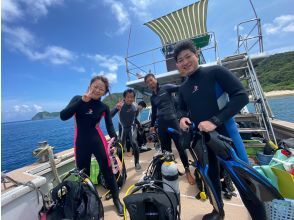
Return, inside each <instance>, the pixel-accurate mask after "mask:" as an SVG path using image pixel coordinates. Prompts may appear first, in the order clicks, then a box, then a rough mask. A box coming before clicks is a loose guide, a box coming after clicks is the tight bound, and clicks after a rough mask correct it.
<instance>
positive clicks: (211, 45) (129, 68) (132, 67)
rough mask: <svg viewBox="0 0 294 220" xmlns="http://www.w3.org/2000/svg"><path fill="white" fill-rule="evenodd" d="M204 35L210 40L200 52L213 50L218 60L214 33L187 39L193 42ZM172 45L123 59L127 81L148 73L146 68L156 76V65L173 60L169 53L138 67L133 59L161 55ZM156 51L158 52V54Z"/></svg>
mask: <svg viewBox="0 0 294 220" xmlns="http://www.w3.org/2000/svg"><path fill="white" fill-rule="evenodd" d="M206 35H209V36H210V39H209V41H208V45H207V46H205V47H203V48H201V49H200V51H201V52H204V51H208V50H210V49H214V59H215V60H218V59H219V51H218V45H217V42H216V38H215V33H214V32H206V33H205V34H202V35H199V36H194V37H193V38H188V39H189V40H193V39H196V38H199V37H203V36H206ZM188 39H185V40H188ZM174 45H175V43H172V44H166V45H162V46H159V47H156V48H154V49H150V50H147V51H142V52H139V53H136V54H133V55H130V56H128V57H126V58H125V63H126V73H127V76H128V81H130V80H131V75H133V76H137V77H138V76H140V77H141V74H142V73H145V74H146V73H148V72H149V71H150V70H149V71H148V70H146V69H145V70H144V68H146V67H148V66H153V70H154V74H156V72H155V67H156V65H158V64H160V63H164V62H167V61H171V60H172V59H173V58H172V57H171V54H170V53H166V54H164V57H163V58H157V59H156V60H153V61H152V62H150V63H144V64H141V65H139V64H137V63H135V61H134V59H135V58H137V59H139V57H140V56H143V55H146V54H148V53H152V55H154V53H155V52H156V53H157V54H156V55H159V54H160V52H161V54H162V52H164V51H162V48H169V47H170V48H172V47H173V46H174ZM158 50H160V52H159V51H158ZM149 57H153V56H151V55H150V56H149ZM150 59H151V58H150ZM141 61H142V59H141ZM143 61H145V60H143ZM162 68H163V66H161V69H162ZM164 68H166V67H165V66H164ZM136 70H137V71H138V73H134V71H136Z"/></svg>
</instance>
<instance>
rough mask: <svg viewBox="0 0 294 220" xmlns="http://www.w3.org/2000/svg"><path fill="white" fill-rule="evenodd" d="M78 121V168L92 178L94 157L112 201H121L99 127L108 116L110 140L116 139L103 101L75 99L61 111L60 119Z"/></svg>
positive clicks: (76, 125) (79, 97) (76, 129)
mask: <svg viewBox="0 0 294 220" xmlns="http://www.w3.org/2000/svg"><path fill="white" fill-rule="evenodd" d="M72 116H74V118H75V159H76V165H77V168H78V169H85V173H86V174H87V175H90V164H91V156H92V154H94V156H95V157H96V160H97V161H98V164H99V167H100V170H101V172H102V174H103V176H104V177H105V180H106V181H107V183H108V185H109V187H110V191H111V193H112V195H113V198H118V187H117V183H116V181H115V177H114V175H113V173H112V169H111V163H110V161H109V157H108V156H107V154H106V151H105V149H106V147H107V146H105V144H106V140H105V137H104V135H103V133H102V132H101V129H100V128H99V122H100V120H101V118H102V117H103V116H104V117H105V125H106V129H107V132H108V134H109V136H110V137H115V138H117V135H116V133H115V130H114V127H113V124H112V121H111V116H110V111H109V108H108V106H107V105H105V104H104V103H103V102H101V101H100V100H93V99H92V100H90V101H89V102H84V101H83V100H82V97H81V96H75V97H73V99H72V100H71V101H70V103H69V104H68V106H67V107H66V108H65V109H63V110H62V111H61V112H60V118H61V120H68V119H69V118H71V117H72Z"/></svg>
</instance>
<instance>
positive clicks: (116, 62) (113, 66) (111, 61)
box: [87, 54, 125, 72]
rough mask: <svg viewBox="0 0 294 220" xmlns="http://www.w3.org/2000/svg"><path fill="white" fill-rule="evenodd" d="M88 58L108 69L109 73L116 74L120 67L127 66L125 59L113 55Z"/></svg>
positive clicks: (89, 56)
mask: <svg viewBox="0 0 294 220" xmlns="http://www.w3.org/2000/svg"><path fill="white" fill-rule="evenodd" d="M87 57H88V58H90V59H92V60H95V61H96V62H97V64H98V65H99V66H101V67H104V68H106V69H107V70H108V71H109V72H116V71H117V70H118V67H119V66H122V65H124V64H125V61H124V58H123V57H121V56H117V55H113V56H109V55H100V54H95V55H87Z"/></svg>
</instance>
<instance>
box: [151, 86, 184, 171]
mask: <svg viewBox="0 0 294 220" xmlns="http://www.w3.org/2000/svg"><path fill="white" fill-rule="evenodd" d="M178 89H179V87H178V86H176V85H173V84H166V85H158V86H157V91H156V93H154V92H153V94H152V96H151V98H150V100H151V105H152V109H151V110H152V116H151V127H153V126H154V124H155V121H156V120H157V123H158V136H159V140H160V144H161V150H166V151H169V152H172V149H171V139H173V141H174V142H175V145H176V148H177V150H178V152H179V155H180V158H181V161H182V163H183V165H184V167H185V168H186V169H188V167H189V162H188V156H187V153H186V152H185V150H184V148H183V146H181V144H180V142H179V135H177V134H171V133H170V132H168V130H167V129H168V128H169V127H170V128H173V129H176V130H178V131H180V127H179V122H178V119H177V113H176V109H175V106H174V102H173V97H172V93H173V92H177V91H178Z"/></svg>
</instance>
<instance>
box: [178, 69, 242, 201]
mask: <svg viewBox="0 0 294 220" xmlns="http://www.w3.org/2000/svg"><path fill="white" fill-rule="evenodd" d="M247 103H248V95H247V93H246V91H245V89H244V87H243V86H242V84H241V82H240V81H239V79H238V78H237V77H235V76H234V75H233V74H232V73H231V72H230V71H229V70H227V69H226V68H224V67H221V66H212V67H199V68H198V69H197V70H196V71H195V72H194V73H193V74H192V75H191V76H189V77H188V78H187V79H186V81H185V82H184V83H183V84H182V85H181V87H180V89H179V109H180V110H181V114H182V116H185V117H189V118H190V119H191V121H192V122H193V123H194V124H195V125H196V127H198V124H199V123H200V122H202V121H206V120H209V121H211V122H212V123H214V124H215V125H216V126H217V128H216V130H217V131H218V132H219V133H220V134H222V135H225V136H227V137H230V138H232V139H233V141H234V143H235V147H236V153H237V155H238V156H239V157H240V158H241V159H242V160H243V161H245V162H248V158H247V154H246V151H245V147H244V145H243V142H242V139H241V137H240V134H239V132H238V129H237V126H236V123H235V121H234V119H233V116H234V115H236V114H237V113H238V112H239V111H240V110H241V109H242V108H243V107H244V106H245V105H246V104H247ZM208 153H209V171H208V172H209V173H208V175H209V177H210V178H211V179H212V180H213V182H214V183H215V188H216V191H217V192H219V198H221V194H220V193H221V185H220V181H219V179H220V176H219V163H218V162H217V159H216V156H215V155H214V153H212V152H211V151H210V149H209V151H208ZM217 180H218V181H217Z"/></svg>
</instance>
